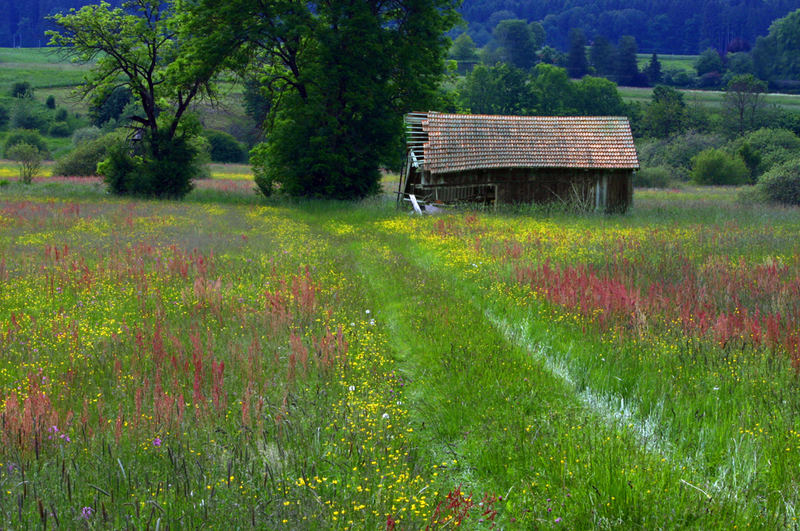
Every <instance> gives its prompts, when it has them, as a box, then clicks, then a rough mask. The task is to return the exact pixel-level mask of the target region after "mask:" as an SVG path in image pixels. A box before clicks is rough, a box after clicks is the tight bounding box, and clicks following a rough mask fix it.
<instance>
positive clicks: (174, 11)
mask: <svg viewBox="0 0 800 531" xmlns="http://www.w3.org/2000/svg"><path fill="white" fill-rule="evenodd" d="M180 12H181V10H180V6H179V5H177V1H173V0H129V1H127V2H125V3H123V6H122V8H117V9H112V8H111V7H110V5H109V4H108V3H106V2H102V3H100V4H99V5H89V6H85V7H83V8H81V9H79V10H77V11H75V10H72V11H70V12H69V13H68V14H58V15H55V16H53V17H52V20H53V22H54V23H55V24H56V25H57V26H59V27H60V30H59V31H51V32H48V34H49V36H50V38H51V39H50V44H51V45H54V46H59V47H61V50H62V51H63V52H64V53H66V54H67V55H69V56H71V57H72V59H73V60H75V61H78V62H82V63H92V68H91V70H89V72H88V73H87V74H86V76H85V79H84V83H83V85H82V88H81V91H82V95H83V96H84V97H85V98H89V99H90V100H91V101H92V103H93V104H94V105H95V106H100V105H102V104H103V103H104V102H105V101H106V100H107V99H108V98H109V97H110V96H111V95H112V94H114V93H115V91H118V90H120V89H128V90H130V92H131V93H132V94H133V97H134V98H135V99H136V100H137V101H138V103H139V104H140V105H141V110H142V113H141V115H138V116H133V117H132V120H134V121H135V122H137V123H138V124H139V127H140V129H141V133H142V141H141V145H142V150H141V151H142V153H141V154H140V155H139V156H138V158H136V159H135V160H134V159H131V160H129V161H125V164H124V165H123V166H125V171H124V172H123V173H122V174H119V173H118V175H117V177H118V182H119V184H120V186H112V188H113V190H114V191H115V192H118V193H134V194H136V193H144V194H147V195H156V196H182V195H184V194H185V193H186V192H188V191H189V190H190V189H191V184H190V180H191V178H192V177H193V175H192V173H191V171H192V165H191V164H189V165H187V164H182V165H181V166H180V167H179V168H178V170H179V171H177V172H176V171H175V170H176V168H175V167H174V166H175V165H174V164H169V162H172V161H170V160H169V159H170V157H174V154H175V153H176V152H181V153H183V154H184V157H185V158H186V159H187V160H188V161H189V162H191V160H192V159H193V157H192V150H193V148H192V146H191V143H190V138H189V136H190V134H189V132H188V129H186V130H184V128H182V124H183V122H184V118H185V116H186V112H187V111H188V110H189V106H190V104H191V103H192V102H193V101H194V100H195V99H197V98H198V97H200V96H203V95H208V94H210V92H211V86H212V85H211V80H212V78H213V76H214V75H215V74H216V72H217V68H218V67H219V65H220V64H221V61H222V60H224V58H225V57H226V50H225V48H224V47H218V48H217V49H216V50H214V51H213V53H209V54H207V55H206V57H205V59H204V61H202V62H197V61H190V60H187V52H188V51H190V50H191V46H192V44H191V40H190V39H189V38H187V37H185V36H184V34H183V33H182V31H181V24H182V23H181V18H182V16H181V15H180ZM123 158H124V153H122V151H120V153H119V160H120V161H122V160H123ZM184 162H186V161H184ZM120 171H122V168H120Z"/></svg>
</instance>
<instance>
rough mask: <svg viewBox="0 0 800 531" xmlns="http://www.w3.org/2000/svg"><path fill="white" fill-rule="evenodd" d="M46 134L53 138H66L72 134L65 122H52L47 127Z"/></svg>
mask: <svg viewBox="0 0 800 531" xmlns="http://www.w3.org/2000/svg"><path fill="white" fill-rule="evenodd" d="M47 134H49V135H50V136H52V137H55V138H66V137H68V136H70V135H71V134H72V128H71V127H70V126H69V124H68V123H67V122H53V123H52V124H50V127H48V129H47Z"/></svg>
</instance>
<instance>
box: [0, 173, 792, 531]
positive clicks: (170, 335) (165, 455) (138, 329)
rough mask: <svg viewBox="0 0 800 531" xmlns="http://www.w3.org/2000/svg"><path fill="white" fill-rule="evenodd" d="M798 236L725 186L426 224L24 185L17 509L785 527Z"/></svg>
mask: <svg viewBox="0 0 800 531" xmlns="http://www.w3.org/2000/svg"><path fill="white" fill-rule="evenodd" d="M681 211H682V212H683V215H681V214H680V213H681ZM797 229H798V221H797V216H796V210H788V209H770V208H765V207H760V208H759V209H756V208H752V207H745V206H742V205H739V204H737V203H736V202H735V201H733V200H732V199H731V193H730V192H727V191H724V190H718V189H717V190H703V191H698V190H692V189H685V190H681V191H680V192H648V193H646V194H638V195H637V198H636V207H635V209H634V210H633V212H632V213H631V214H629V215H627V216H611V217H609V216H599V215H597V216H596V215H581V216H575V215H570V214H568V213H565V212H555V211H544V210H541V209H528V210H526V209H518V210H516V211H511V210H508V211H504V210H501V211H499V212H497V213H494V212H470V211H454V212H452V213H450V214H446V215H443V216H437V217H424V218H418V217H409V216H408V215H407V214H406V213H404V212H398V211H396V210H395V208H394V201H392V200H383V199H374V200H371V201H368V202H365V203H362V204H352V203H339V202H305V201H297V202H280V201H274V200H273V201H270V202H267V201H266V200H264V199H259V198H258V197H257V196H255V194H253V193H252V192H251V191H249V190H243V189H242V190H240V189H238V188H237V189H230V190H208V189H206V190H197V191H195V192H193V194H192V195H190V196H189V198H187V200H186V201H183V202H155V201H131V200H119V199H111V198H108V197H106V196H105V195H104V192H103V190H102V188H101V187H93V185H89V186H87V185H80V184H77V183H67V182H56V181H51V182H41V183H36V184H34V185H31V186H29V187H24V186H22V185H20V184H17V183H12V184H10V185H7V186H4V187H2V188H0V396H2V400H3V406H2V416H0V419H2V422H0V437H2V438H3V446H2V448H0V482H2V489H1V490H2V492H1V493H0V519H2V521H3V525H4V526H7V527H23V526H28V527H31V526H34V525H42V526H44V525H47V524H50V525H60V526H66V527H77V526H86V525H88V526H90V527H91V526H94V527H114V528H119V527H148V526H149V527H156V526H159V527H162V526H168V527H220V526H223V525H227V526H233V527H237V528H238V527H257V528H280V527H287V528H340V527H341V528H386V529H401V528H402V529H407V528H425V527H428V528H431V529H436V528H451V527H455V526H456V525H458V526H459V527H460V526H467V527H468V528H491V527H498V528H549V527H557V526H566V527H568V528H588V527H594V526H597V527H620V526H626V527H630V526H637V527H643V528H679V527H694V528H732V527H733V526H735V525H740V526H745V525H751V526H754V527H766V528H775V527H789V526H793V525H794V522H795V520H794V518H795V506H796V503H797V492H796V487H795V486H796V484H797V480H798V478H797V469H798V464H800V457H798V452H800V435H798V433H800V429H799V428H798V426H797V424H798V422H797V413H798V405H800V403H799V402H798V400H797V398H796V396H795V395H796V393H795V392H794V390H795V387H796V385H797V381H798V364H797V357H796V347H797V344H796V341H794V340H793V338H794V337H795V334H796V328H797V327H796V326H795V325H796V318H797V304H796V299H797V296H796V295H797V294H796V293H795V292H794V291H793V290H795V289H796V286H797V278H798V276H800V274H798V267H800V260H798V258H797V257H798V251H800V249H798V243H797V242H796V238H795V237H794V235H796V233H797ZM793 349H795V350H793Z"/></svg>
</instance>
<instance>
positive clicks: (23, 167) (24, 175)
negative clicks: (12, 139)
mask: <svg viewBox="0 0 800 531" xmlns="http://www.w3.org/2000/svg"><path fill="white" fill-rule="evenodd" d="M6 157H8V158H9V159H11V160H13V161H16V162H18V163H19V177H20V180H21V181H22V182H23V183H25V184H30V183H31V181H32V180H33V176H34V175H36V174H37V173H38V172H39V168H40V167H41V165H42V154H41V153H40V152H39V149H38V148H37V147H36V146H34V145H31V144H26V143H25V142H20V143H17V144H14V145H13V146H11V148H9V149H6Z"/></svg>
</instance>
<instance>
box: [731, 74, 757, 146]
mask: <svg viewBox="0 0 800 531" xmlns="http://www.w3.org/2000/svg"><path fill="white" fill-rule="evenodd" d="M766 91H767V84H766V83H765V82H763V81H761V80H759V79H756V78H755V76H753V75H752V74H744V75H738V76H734V77H733V78H732V79H731V80H730V81H729V82H728V86H727V87H726V89H725V110H726V114H727V117H728V118H729V119H732V120H733V121H734V123H735V124H736V130H737V132H738V134H739V135H740V136H741V135H743V134H744V133H745V131H748V130H751V129H755V128H756V127H758V125H759V122H760V114H759V113H760V111H761V109H762V108H763V106H764V97H763V93H764V92H766Z"/></svg>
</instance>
